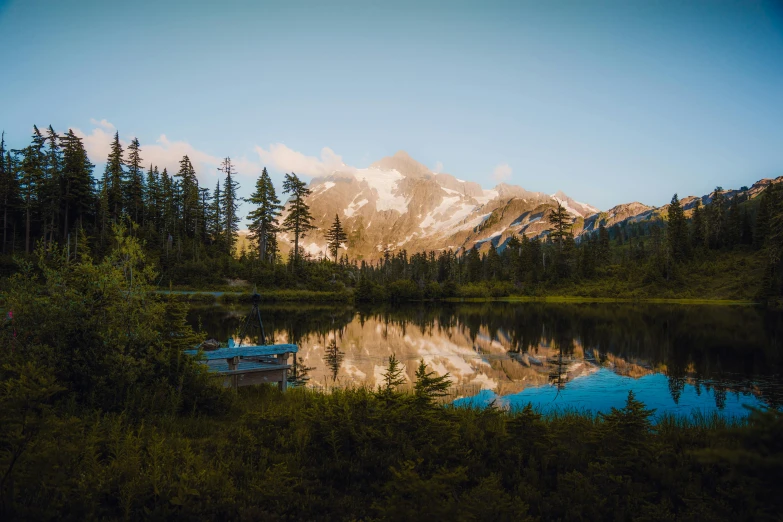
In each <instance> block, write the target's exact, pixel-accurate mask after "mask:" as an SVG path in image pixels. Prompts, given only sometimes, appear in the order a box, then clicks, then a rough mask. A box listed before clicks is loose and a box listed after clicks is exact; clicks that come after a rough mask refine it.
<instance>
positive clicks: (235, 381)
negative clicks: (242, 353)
mask: <svg viewBox="0 0 783 522" xmlns="http://www.w3.org/2000/svg"><path fill="white" fill-rule="evenodd" d="M226 362H227V363H228V370H229V371H234V370H236V369H238V368H239V356H238V355H235V356H234V357H229V358H227V359H226ZM231 387H232V388H234V390H236V389H237V388H238V387H239V375H237V374H234V375H232V376H231Z"/></svg>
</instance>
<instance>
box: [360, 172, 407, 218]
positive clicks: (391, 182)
mask: <svg viewBox="0 0 783 522" xmlns="http://www.w3.org/2000/svg"><path fill="white" fill-rule="evenodd" d="M354 176H355V177H356V179H358V180H359V181H364V182H366V183H367V185H368V186H369V187H370V189H371V190H372V191H373V192H374V193H375V197H376V200H375V210H377V211H382V210H396V211H397V212H399V213H400V214H405V213H406V212H407V211H408V202H407V201H406V199H405V197H403V196H400V195H397V194H396V192H397V185H398V184H399V182H400V181H401V180H402V179H403V178H404V176H403V175H402V174H400V173H399V172H397V171H396V170H381V169H378V168H374V167H370V168H367V169H358V170H356V171H355V172H354Z"/></svg>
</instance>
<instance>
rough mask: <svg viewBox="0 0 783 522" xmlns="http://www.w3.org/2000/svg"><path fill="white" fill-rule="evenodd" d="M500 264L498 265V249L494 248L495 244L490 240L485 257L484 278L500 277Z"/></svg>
mask: <svg viewBox="0 0 783 522" xmlns="http://www.w3.org/2000/svg"><path fill="white" fill-rule="evenodd" d="M501 268H502V267H501V266H500V256H499V255H498V251H497V249H496V248H495V245H493V244H492V242H491V241H490V243H489V250H488V251H487V256H486V259H485V272H484V273H485V274H486V276H485V278H486V279H487V280H490V279H493V280H496V279H500V277H501Z"/></svg>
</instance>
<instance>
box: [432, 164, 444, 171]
mask: <svg viewBox="0 0 783 522" xmlns="http://www.w3.org/2000/svg"><path fill="white" fill-rule="evenodd" d="M442 171H443V162H442V161H436V162H435V167H434V168H433V169H432V172H434V173H435V174H438V173H439V172H442Z"/></svg>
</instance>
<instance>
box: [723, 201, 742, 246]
mask: <svg viewBox="0 0 783 522" xmlns="http://www.w3.org/2000/svg"><path fill="white" fill-rule="evenodd" d="M726 232H727V238H726V239H727V241H726V243H727V244H728V246H729V247H735V246H737V245H739V244H740V241H741V240H742V216H740V210H739V203H738V201H737V196H736V195H734V197H732V198H731V201H730V202H729V215H728V217H727V219H726Z"/></svg>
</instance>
